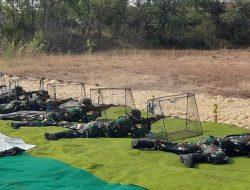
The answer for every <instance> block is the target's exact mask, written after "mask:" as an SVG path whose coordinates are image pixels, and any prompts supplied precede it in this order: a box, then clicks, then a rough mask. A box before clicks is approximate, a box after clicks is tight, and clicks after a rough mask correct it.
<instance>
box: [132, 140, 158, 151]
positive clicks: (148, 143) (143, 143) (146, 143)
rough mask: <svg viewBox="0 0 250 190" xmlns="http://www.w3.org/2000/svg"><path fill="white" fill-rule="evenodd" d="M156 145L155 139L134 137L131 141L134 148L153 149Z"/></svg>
mask: <svg viewBox="0 0 250 190" xmlns="http://www.w3.org/2000/svg"><path fill="white" fill-rule="evenodd" d="M154 146H155V143H154V141H153V140H150V139H132V141H131V147H132V148H133V149H144V148H145V149H152V148H154Z"/></svg>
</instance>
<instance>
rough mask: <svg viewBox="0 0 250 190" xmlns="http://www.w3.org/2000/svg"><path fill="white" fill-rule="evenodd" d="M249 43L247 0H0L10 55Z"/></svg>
mask: <svg viewBox="0 0 250 190" xmlns="http://www.w3.org/2000/svg"><path fill="white" fill-rule="evenodd" d="M249 44H250V1H249V0H230V1H222V0H0V53H1V54H4V55H6V56H13V55H20V54H37V53H40V52H50V53H60V52H63V53H83V52H86V51H88V52H92V51H98V50H107V49H114V48H131V47H133V48H183V49H187V48H192V49H217V48H244V47H248V46H249Z"/></svg>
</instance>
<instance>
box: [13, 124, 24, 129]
mask: <svg viewBox="0 0 250 190" xmlns="http://www.w3.org/2000/svg"><path fill="white" fill-rule="evenodd" d="M21 126H22V123H20V122H18V123H17V122H12V123H11V127H12V128H13V129H19V128H20V127H21Z"/></svg>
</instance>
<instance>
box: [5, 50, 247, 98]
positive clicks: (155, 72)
mask: <svg viewBox="0 0 250 190" xmlns="http://www.w3.org/2000/svg"><path fill="white" fill-rule="evenodd" d="M0 66H1V70H2V71H4V72H6V73H8V74H15V75H22V76H33V77H40V76H45V77H48V78H56V79H61V80H81V81H84V82H87V83H91V84H99V85H101V86H115V87H131V88H134V89H147V90H156V89H158V90H166V91H171V92H177V91H178V92H194V93H197V92H199V93H201V92H202V93H203V92H204V93H210V94H220V95H224V96H238V97H250V85H249V84H250V51H249V50H219V51H196V50H119V51H109V52H102V53H96V54H91V55H90V54H85V55H40V56H36V57H22V58H15V59H11V60H4V59H0Z"/></svg>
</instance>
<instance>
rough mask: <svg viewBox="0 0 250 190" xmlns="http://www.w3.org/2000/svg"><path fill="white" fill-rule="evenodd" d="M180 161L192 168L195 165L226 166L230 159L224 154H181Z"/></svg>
mask: <svg viewBox="0 0 250 190" xmlns="http://www.w3.org/2000/svg"><path fill="white" fill-rule="evenodd" d="M180 161H181V162H182V163H183V164H184V165H185V166H187V167H189V168H192V167H193V166H194V164H195V163H210V164H225V163H227V161H228V157H227V156H226V155H225V154H223V153H215V154H209V153H191V154H180Z"/></svg>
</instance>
